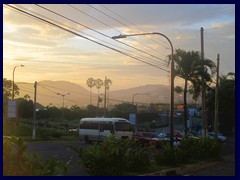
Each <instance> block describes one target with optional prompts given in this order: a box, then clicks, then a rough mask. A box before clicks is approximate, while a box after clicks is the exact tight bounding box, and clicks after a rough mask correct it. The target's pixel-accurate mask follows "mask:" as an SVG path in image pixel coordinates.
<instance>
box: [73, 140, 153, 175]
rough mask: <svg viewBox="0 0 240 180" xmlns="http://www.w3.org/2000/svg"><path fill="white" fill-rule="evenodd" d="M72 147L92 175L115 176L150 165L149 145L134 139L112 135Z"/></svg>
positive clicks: (145, 168)
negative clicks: (144, 145)
mask: <svg viewBox="0 0 240 180" xmlns="http://www.w3.org/2000/svg"><path fill="white" fill-rule="evenodd" d="M72 149H73V150H74V151H75V152H77V153H78V155H79V157H80V163H81V165H83V166H84V168H85V169H86V171H87V172H88V173H89V174H90V175H95V176H113V175H122V174H123V173H124V172H127V171H132V172H134V171H136V172H140V171H143V170H147V169H148V168H149V166H150V157H149V150H150V148H149V147H142V145H141V144H140V143H139V142H138V141H135V140H132V139H125V140H122V139H115V138H114V136H110V137H109V138H108V139H107V140H106V141H104V142H101V143H95V144H92V145H90V146H89V147H88V148H87V149H83V148H82V147H80V148H76V147H72Z"/></svg>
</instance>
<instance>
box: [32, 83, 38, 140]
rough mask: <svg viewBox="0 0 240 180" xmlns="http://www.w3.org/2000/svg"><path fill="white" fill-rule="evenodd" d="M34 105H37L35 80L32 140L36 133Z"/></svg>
mask: <svg viewBox="0 0 240 180" xmlns="http://www.w3.org/2000/svg"><path fill="white" fill-rule="evenodd" d="M36 105H37V81H35V83H34V105H33V131H32V139H33V140H35V135H36Z"/></svg>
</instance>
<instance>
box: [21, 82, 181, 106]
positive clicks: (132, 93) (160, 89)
mask: <svg viewBox="0 0 240 180" xmlns="http://www.w3.org/2000/svg"><path fill="white" fill-rule="evenodd" d="M16 84H17V85H18V87H19V88H20V96H19V97H23V96H24V95H26V94H28V95H29V96H30V98H31V99H32V100H33V99H34V85H33V83H23V82H18V83H16ZM92 91H93V93H92V104H93V105H97V94H96V92H97V90H96V88H93V89H92ZM103 91H104V89H103V87H102V88H101V89H100V93H101V94H104V92H103ZM169 91H170V89H169V87H168V86H164V85H144V86H139V87H135V88H130V89H123V90H114V91H111V88H110V93H109V99H110V100H109V101H108V103H109V105H111V104H112V105H114V104H119V103H121V102H122V101H124V102H125V101H126V102H129V103H131V102H132V100H133V97H134V102H138V103H147V104H149V103H168V102H169V94H170V92H169ZM57 93H61V94H67V93H70V94H69V95H68V94H67V95H65V96H64V104H65V107H68V108H70V107H71V106H72V105H78V106H80V107H86V106H87V105H88V104H90V91H89V89H85V88H83V87H82V86H80V85H78V84H75V83H72V82H68V81H47V80H46V81H40V82H38V86H37V102H38V103H40V104H42V105H44V106H56V107H62V103H63V97H62V96H61V95H57ZM107 97H108V96H107ZM179 100H180V101H181V100H182V97H180V96H179V95H177V94H176V95H175V102H177V101H179ZM100 106H103V103H101V104H100Z"/></svg>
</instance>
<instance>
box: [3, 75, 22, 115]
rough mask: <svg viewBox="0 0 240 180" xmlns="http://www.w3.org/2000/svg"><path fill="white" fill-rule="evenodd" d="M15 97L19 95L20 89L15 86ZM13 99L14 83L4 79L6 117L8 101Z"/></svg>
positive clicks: (4, 111)
mask: <svg viewBox="0 0 240 180" xmlns="http://www.w3.org/2000/svg"><path fill="white" fill-rule="evenodd" d="M14 90H15V92H14V93H15V95H19V88H18V86H17V85H16V84H14ZM11 97H12V81H11V80H7V79H6V78H3V114H4V117H6V116H7V104H8V100H10V99H11Z"/></svg>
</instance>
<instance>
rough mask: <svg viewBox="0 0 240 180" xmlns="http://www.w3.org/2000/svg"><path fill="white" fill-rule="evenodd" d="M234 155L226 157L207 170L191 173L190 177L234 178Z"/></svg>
mask: <svg viewBox="0 0 240 180" xmlns="http://www.w3.org/2000/svg"><path fill="white" fill-rule="evenodd" d="M235 168H236V167H235V154H230V155H226V156H224V157H223V160H222V161H220V162H218V163H217V164H216V165H213V166H211V167H208V168H203V169H201V170H197V171H193V172H191V173H189V174H188V175H190V176H235V175H236V174H235Z"/></svg>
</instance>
